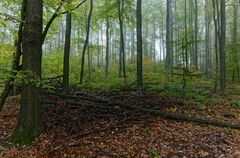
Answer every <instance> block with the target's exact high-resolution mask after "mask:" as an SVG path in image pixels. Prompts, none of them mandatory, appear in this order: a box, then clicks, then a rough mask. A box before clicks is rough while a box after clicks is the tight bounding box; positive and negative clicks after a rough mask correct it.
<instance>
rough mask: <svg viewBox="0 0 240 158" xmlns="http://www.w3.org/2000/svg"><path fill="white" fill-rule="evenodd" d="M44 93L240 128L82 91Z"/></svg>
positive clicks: (200, 122) (166, 116) (239, 126)
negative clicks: (76, 93) (74, 93)
mask: <svg viewBox="0 0 240 158" xmlns="http://www.w3.org/2000/svg"><path fill="white" fill-rule="evenodd" d="M45 93H47V94H50V95H57V96H59V97H62V98H65V99H80V100H88V101H93V102H98V103H104V104H108V105H114V106H120V107H125V108H128V109H132V110H138V111H141V112H145V113H150V114H154V115H157V116H160V117H163V118H167V119H171V120H179V121H188V122H195V123H199V124H205V125H212V126H216V127H223V128H231V129H240V125H239V124H231V123H226V122H221V121H218V120H213V119H204V118H200V117H196V116H191V115H188V116H186V115H179V114H173V113H166V112H162V111H160V110H156V109H149V108H145V107H143V106H138V105H135V104H130V103H126V102H122V101H120V100H115V99H114V100H113V99H111V100H109V99H107V98H106V97H98V96H94V95H88V94H86V93H82V94H83V96H81V97H80V96H71V95H68V94H63V93H62V94H60V93H56V92H45ZM79 93H81V92H79ZM79 93H78V94H79Z"/></svg>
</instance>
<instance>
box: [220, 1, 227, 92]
mask: <svg viewBox="0 0 240 158" xmlns="http://www.w3.org/2000/svg"><path fill="white" fill-rule="evenodd" d="M225 3H226V2H225V0H221V3H220V16H221V17H220V19H221V27H220V28H221V29H220V39H219V58H220V90H221V92H222V93H225V91H226V59H225V56H226V55H225V37H226V15H225V9H226V4H225Z"/></svg>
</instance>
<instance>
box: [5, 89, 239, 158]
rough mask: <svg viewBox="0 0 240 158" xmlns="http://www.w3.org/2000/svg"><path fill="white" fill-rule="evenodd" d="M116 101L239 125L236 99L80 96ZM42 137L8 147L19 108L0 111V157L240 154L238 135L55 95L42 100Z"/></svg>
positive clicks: (10, 104) (129, 94)
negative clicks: (30, 143) (31, 141)
mask: <svg viewBox="0 0 240 158" xmlns="http://www.w3.org/2000/svg"><path fill="white" fill-rule="evenodd" d="M86 93H92V94H94V95H97V94H99V95H101V96H105V97H108V98H109V99H118V100H121V101H123V102H125V103H126V104H128V103H131V104H135V105H139V106H144V107H146V108H154V109H156V110H160V111H165V112H169V113H176V114H182V115H193V116H196V117H202V118H207V119H216V120H220V121H223V122H228V123H235V124H240V108H239V107H238V106H233V104H229V102H230V101H231V100H239V99H240V96H238V95H231V96H227V97H224V98H221V100H220V99H219V100H217V99H216V100H212V99H211V100H205V103H204V104H202V102H201V103H198V102H196V101H193V100H186V99H182V98H174V97H168V96H164V95H159V94H150V93H149V94H145V95H144V97H137V96H135V95H132V92H121V91H115V92H114V91H112V92H103V91H99V92H91V91H89V92H86ZM42 103H43V111H44V117H43V120H44V132H43V134H42V135H41V136H40V137H39V138H38V139H36V140H35V141H34V142H33V144H32V145H30V146H25V147H18V146H13V145H12V144H10V143H8V141H7V138H8V137H9V136H10V135H11V133H12V131H13V129H14V127H15V124H16V120H17V115H18V112H19V103H18V102H17V101H14V100H8V102H7V103H6V106H5V107H4V109H3V111H2V112H0V157H1V158H16V157H18V158H21V157H23V158H25V157H26V158H28V157H39V158H42V157H43V158H47V157H51V158H52V157H56V158H58V157H69V158H75V157H76V158H77V157H86V158H87V157H103V158H115V157H116V158H117V157H119V158H125V157H126V158H127V157H133V158H137V157H146V158H148V157H153V158H157V157H169V158H178V157H179V158H180V157H185V158H187V157H205V158H207V157H209V158H214V157H216V158H217V157H226V158H231V157H233V154H234V153H236V152H238V151H239V150H240V130H234V129H230V128H221V127H214V126H209V125H204V124H198V123H191V122H186V121H178V120H170V119H165V118H161V117H159V116H157V115H151V114H149V113H145V112H141V111H137V110H130V109H127V108H123V107H119V106H114V105H106V104H103V103H101V102H93V101H88V100H80V101H74V100H70V99H69V100H66V99H63V98H61V97H59V96H53V95H44V96H43V97H42Z"/></svg>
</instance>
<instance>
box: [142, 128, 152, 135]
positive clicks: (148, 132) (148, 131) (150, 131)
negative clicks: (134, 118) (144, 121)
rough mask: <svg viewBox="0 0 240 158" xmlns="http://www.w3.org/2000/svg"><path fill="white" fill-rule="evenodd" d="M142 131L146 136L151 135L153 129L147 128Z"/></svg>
mask: <svg viewBox="0 0 240 158" xmlns="http://www.w3.org/2000/svg"><path fill="white" fill-rule="evenodd" d="M144 131H145V132H146V133H147V134H151V133H152V132H153V129H152V128H151V127H147V128H145V129H144Z"/></svg>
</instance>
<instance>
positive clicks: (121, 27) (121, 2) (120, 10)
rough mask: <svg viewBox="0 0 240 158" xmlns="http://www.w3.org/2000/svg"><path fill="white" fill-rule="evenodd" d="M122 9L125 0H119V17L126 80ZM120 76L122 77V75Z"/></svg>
mask: <svg viewBox="0 0 240 158" xmlns="http://www.w3.org/2000/svg"><path fill="white" fill-rule="evenodd" d="M122 10H123V0H118V19H119V26H120V56H121V58H120V60H122V61H120V62H121V63H122V70H123V78H124V80H126V63H125V43H124V35H123V17H122V14H123V12H122ZM120 74H121V72H120ZM119 76H120V77H121V75H119Z"/></svg>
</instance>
